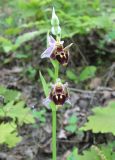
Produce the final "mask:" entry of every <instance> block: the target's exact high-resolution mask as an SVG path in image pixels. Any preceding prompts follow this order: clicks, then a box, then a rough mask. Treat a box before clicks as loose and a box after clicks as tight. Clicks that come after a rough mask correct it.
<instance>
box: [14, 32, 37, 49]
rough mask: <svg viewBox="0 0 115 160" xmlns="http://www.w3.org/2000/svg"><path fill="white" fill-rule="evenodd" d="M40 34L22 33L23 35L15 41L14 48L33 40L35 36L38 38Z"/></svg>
mask: <svg viewBox="0 0 115 160" xmlns="http://www.w3.org/2000/svg"><path fill="white" fill-rule="evenodd" d="M39 34H40V31H33V32H28V33H24V34H23V35H21V36H19V37H18V38H17V39H16V41H15V45H16V46H20V45H21V44H23V43H24V42H27V41H29V40H31V39H33V38H35V37H36V36H38V35H39Z"/></svg>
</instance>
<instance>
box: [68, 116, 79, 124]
mask: <svg viewBox="0 0 115 160" xmlns="http://www.w3.org/2000/svg"><path fill="white" fill-rule="evenodd" d="M77 121H78V119H77V117H76V116H75V115H72V116H71V117H69V119H68V123H69V124H76V123H77Z"/></svg>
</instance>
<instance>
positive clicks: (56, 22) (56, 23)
mask: <svg viewBox="0 0 115 160" xmlns="http://www.w3.org/2000/svg"><path fill="white" fill-rule="evenodd" d="M51 25H52V26H59V19H58V17H57V15H56V13H55V9H54V8H53V11H52V19H51Z"/></svg>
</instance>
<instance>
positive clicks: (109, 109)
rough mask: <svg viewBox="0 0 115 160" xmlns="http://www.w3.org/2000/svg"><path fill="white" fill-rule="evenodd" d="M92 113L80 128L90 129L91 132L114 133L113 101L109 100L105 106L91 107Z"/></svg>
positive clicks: (114, 112)
mask: <svg viewBox="0 0 115 160" xmlns="http://www.w3.org/2000/svg"><path fill="white" fill-rule="evenodd" d="M93 113H94V115H91V116H89V118H88V122H87V123H85V125H84V126H83V127H82V128H80V129H81V130H85V131H87V130H92V131H93V133H99V132H101V133H110V132H111V133H113V134H114V135H115V102H114V101H111V102H110V103H109V104H108V105H107V106H106V107H103V108H102V107H101V106H99V107H96V108H94V109H93Z"/></svg>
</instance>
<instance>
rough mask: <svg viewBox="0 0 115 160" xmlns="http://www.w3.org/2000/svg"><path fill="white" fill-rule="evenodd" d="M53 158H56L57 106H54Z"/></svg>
mask: <svg viewBox="0 0 115 160" xmlns="http://www.w3.org/2000/svg"><path fill="white" fill-rule="evenodd" d="M52 160H56V106H55V107H53V108H52Z"/></svg>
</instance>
